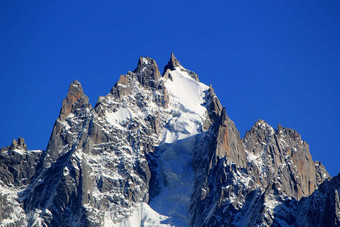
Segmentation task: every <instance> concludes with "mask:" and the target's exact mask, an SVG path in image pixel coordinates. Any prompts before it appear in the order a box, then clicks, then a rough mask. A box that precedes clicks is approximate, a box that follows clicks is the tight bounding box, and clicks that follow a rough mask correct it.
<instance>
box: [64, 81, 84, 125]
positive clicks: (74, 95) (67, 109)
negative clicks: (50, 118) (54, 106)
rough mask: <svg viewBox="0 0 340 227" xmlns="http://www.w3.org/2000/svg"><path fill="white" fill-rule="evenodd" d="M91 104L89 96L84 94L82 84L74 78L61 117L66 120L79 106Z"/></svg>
mask: <svg viewBox="0 0 340 227" xmlns="http://www.w3.org/2000/svg"><path fill="white" fill-rule="evenodd" d="M88 105H89V98H88V97H87V96H86V95H84V91H83V88H82V86H81V84H80V83H79V82H78V81H76V80H74V81H73V82H72V83H71V84H70V87H69V90H68V93H67V96H66V99H64V101H63V106H62V107H61V110H60V114H59V118H60V119H61V120H64V119H65V118H66V117H67V116H68V115H69V114H70V113H72V112H74V111H75V110H76V109H77V108H81V107H83V106H88Z"/></svg>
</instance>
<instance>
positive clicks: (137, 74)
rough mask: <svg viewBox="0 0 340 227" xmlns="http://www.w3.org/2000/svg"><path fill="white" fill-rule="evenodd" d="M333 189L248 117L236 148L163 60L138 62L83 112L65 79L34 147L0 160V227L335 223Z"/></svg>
mask: <svg viewBox="0 0 340 227" xmlns="http://www.w3.org/2000/svg"><path fill="white" fill-rule="evenodd" d="M339 190H340V186H339V176H337V177H334V178H331V177H330V176H329V175H328V173H327V171H326V170H325V167H324V166H323V165H322V164H321V163H320V162H315V161H313V160H312V157H311V155H310V153H309V147H308V144H307V143H306V142H304V141H303V140H302V139H301V136H300V135H299V134H298V133H297V132H296V131H294V130H292V129H288V128H284V127H282V126H281V125H279V126H278V128H277V129H276V130H275V129H274V128H272V127H271V126H269V125H268V124H267V123H266V122H265V121H263V120H259V121H257V122H256V123H255V125H254V126H253V128H252V129H251V130H249V131H248V132H247V133H246V135H245V137H244V138H243V139H241V138H240V135H239V132H238V130H237V128H236V126H235V124H234V122H233V121H232V120H231V119H230V118H229V117H228V115H227V112H226V109H225V108H223V107H222V105H221V103H220V101H219V100H218V98H217V96H216V95H215V93H214V90H213V89H212V87H211V86H210V87H208V86H206V85H204V84H202V83H200V82H199V79H198V76H197V74H195V73H194V72H192V71H190V70H187V69H185V68H184V67H183V66H182V65H180V63H179V61H178V60H177V59H176V58H175V56H174V55H173V54H171V58H170V60H169V63H168V64H167V65H166V66H165V67H164V72H163V75H161V73H160V71H159V69H158V66H157V64H156V62H155V60H153V59H151V58H148V57H141V58H140V59H139V61H138V64H137V68H136V69H135V70H134V71H133V72H128V73H127V74H126V75H122V76H120V79H119V80H118V82H117V83H116V84H115V85H114V86H113V88H112V89H111V91H110V93H109V94H107V95H106V96H104V97H99V99H98V102H97V103H96V105H95V107H94V108H92V107H91V105H90V104H89V100H88V98H87V96H86V95H85V94H84V92H83V89H82V87H81V84H80V83H79V82H78V81H74V82H73V83H71V85H70V87H69V92H68V93H67V96H66V99H65V100H64V101H63V104H62V108H61V111H60V114H59V117H58V119H57V120H56V122H55V124H54V127H53V130H52V134H51V137H50V140H49V143H48V146H47V148H46V150H44V151H29V150H28V149H27V146H26V144H25V143H24V140H23V139H22V138H19V139H18V141H16V140H14V141H13V143H12V145H10V146H8V147H5V148H1V153H0V202H1V204H2V206H1V207H0V222H1V224H2V225H4V226H6V225H8V226H254V225H261V226H271V225H274V226H277V225H283V226H284V225H295V226H320V225H323V226H336V225H339V217H340V214H339V212H340V202H339ZM318 207H320V209H321V211H322V212H319V210H318V209H319V208H318ZM325 214H327V215H325Z"/></svg>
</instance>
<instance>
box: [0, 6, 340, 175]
mask: <svg viewBox="0 0 340 227" xmlns="http://www.w3.org/2000/svg"><path fill="white" fill-rule="evenodd" d="M0 29H1V30H0V31H1V32H0V103H1V111H0V126H1V130H0V146H1V147H2V146H6V145H9V144H10V143H11V141H12V140H13V139H14V138H17V137H19V136H21V137H24V138H25V139H26V142H27V143H28V147H29V149H45V148H46V145H47V142H48V139H49V137H50V133H51V131H52V127H53V124H54V121H55V119H56V118H57V116H58V114H59V110H60V107H61V103H62V100H63V99H64V98H65V96H66V93H67V90H68V86H69V84H70V82H72V80H74V79H77V80H79V81H80V82H81V83H82V85H83V88H84V90H85V93H86V94H87V95H88V96H89V98H90V102H91V103H92V104H93V105H94V104H95V102H96V100H97V98H98V96H100V95H106V94H107V93H108V92H109V91H110V89H111V87H112V86H113V85H114V84H115V82H116V81H117V80H118V78H119V75H121V74H125V73H126V72H127V71H129V70H133V69H134V68H135V67H136V64H137V60H138V57H139V56H149V57H152V58H154V59H155V60H156V61H157V63H158V65H159V67H160V68H161V70H162V69H163V67H164V65H165V64H166V63H167V61H168V59H169V57H170V53H171V52H174V53H175V55H176V57H177V58H178V59H179V60H180V62H181V63H182V65H183V66H185V67H186V68H188V69H190V70H193V71H195V72H196V73H198V75H199V76H200V80H201V81H202V82H204V83H206V84H208V85H209V84H212V85H213V87H214V89H215V92H216V93H217V95H218V97H219V98H220V100H221V102H222V104H223V106H225V107H226V108H227V112H228V114H229V116H230V117H231V119H233V120H234V121H235V123H236V126H237V128H238V129H239V130H240V132H241V136H242V137H243V135H244V133H245V131H246V130H247V129H250V128H251V127H252V125H253V124H254V122H255V121H256V120H258V119H264V120H266V121H267V122H268V123H269V124H271V125H272V126H273V127H275V128H276V126H277V124H278V123H281V124H282V125H283V126H286V127H290V128H293V129H295V130H297V131H298V132H299V133H300V134H301V135H302V138H303V139H304V140H306V141H307V142H308V143H309V145H310V150H311V153H312V156H313V159H314V160H320V161H322V163H324V165H325V166H326V168H327V169H328V171H329V172H330V173H331V175H335V174H337V173H338V172H340V164H339V161H340V153H339V152H340V117H339V114H340V107H339V104H340V94H339V91H340V66H339V65H340V44H339V42H340V1H339V0H330V1H311V0H309V1H237V2H236V1H165V0H160V1H148V0H146V1H52V0H51V1H13V0H2V1H0Z"/></svg>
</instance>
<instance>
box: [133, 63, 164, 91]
mask: <svg viewBox="0 0 340 227" xmlns="http://www.w3.org/2000/svg"><path fill="white" fill-rule="evenodd" d="M133 72H134V73H135V75H136V77H137V79H138V81H139V83H140V84H142V85H143V86H150V87H153V88H155V87H156V80H158V78H159V77H160V76H161V74H160V72H159V69H158V65H157V63H156V61H155V60H154V59H152V58H149V57H140V58H139V60H138V64H137V68H136V69H135V70H134V71H133Z"/></svg>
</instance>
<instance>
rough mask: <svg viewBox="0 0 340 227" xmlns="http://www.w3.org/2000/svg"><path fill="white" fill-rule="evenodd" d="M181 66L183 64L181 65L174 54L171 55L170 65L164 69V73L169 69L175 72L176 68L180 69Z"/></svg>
mask: <svg viewBox="0 0 340 227" xmlns="http://www.w3.org/2000/svg"><path fill="white" fill-rule="evenodd" d="M180 65H181V64H180V63H179V61H178V60H177V58H176V57H175V55H174V53H171V57H170V60H169V62H168V64H167V65H166V66H165V67H164V72H166V70H167V69H170V70H175V69H176V67H179V66H180Z"/></svg>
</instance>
